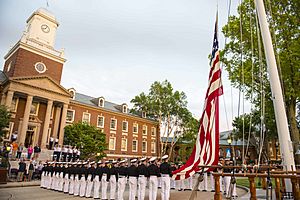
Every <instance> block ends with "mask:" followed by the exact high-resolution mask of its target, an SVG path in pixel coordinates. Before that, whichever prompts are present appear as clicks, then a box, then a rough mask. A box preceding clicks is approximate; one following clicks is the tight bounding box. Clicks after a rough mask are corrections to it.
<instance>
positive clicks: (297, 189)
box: [291, 176, 300, 200]
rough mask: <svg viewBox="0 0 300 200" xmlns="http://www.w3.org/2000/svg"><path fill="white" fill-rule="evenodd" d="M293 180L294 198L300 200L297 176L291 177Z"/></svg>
mask: <svg viewBox="0 0 300 200" xmlns="http://www.w3.org/2000/svg"><path fill="white" fill-rule="evenodd" d="M291 181H292V188H293V195H294V199H297V200H299V199H300V191H299V190H300V188H299V185H298V181H297V178H296V176H295V177H293V178H291Z"/></svg>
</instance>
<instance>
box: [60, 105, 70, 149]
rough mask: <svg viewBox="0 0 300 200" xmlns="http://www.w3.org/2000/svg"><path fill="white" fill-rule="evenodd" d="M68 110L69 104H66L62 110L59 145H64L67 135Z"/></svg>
mask: <svg viewBox="0 0 300 200" xmlns="http://www.w3.org/2000/svg"><path fill="white" fill-rule="evenodd" d="M67 109H68V104H64V106H63V108H62V114H61V121H60V130H59V140H58V144H60V145H63V142H64V134H65V126H66V118H67Z"/></svg>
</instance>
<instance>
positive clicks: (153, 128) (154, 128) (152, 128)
mask: <svg viewBox="0 0 300 200" xmlns="http://www.w3.org/2000/svg"><path fill="white" fill-rule="evenodd" d="M153 130H154V131H153ZM153 133H154V134H153ZM151 136H156V127H154V126H152V127H151Z"/></svg>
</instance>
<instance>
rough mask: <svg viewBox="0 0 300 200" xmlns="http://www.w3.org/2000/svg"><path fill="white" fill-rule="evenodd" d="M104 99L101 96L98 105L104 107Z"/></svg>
mask: <svg viewBox="0 0 300 200" xmlns="http://www.w3.org/2000/svg"><path fill="white" fill-rule="evenodd" d="M104 101H105V100H104V98H103V97H100V98H99V102H98V106H99V107H102V108H103V107H104Z"/></svg>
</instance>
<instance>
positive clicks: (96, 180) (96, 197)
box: [93, 175, 100, 199]
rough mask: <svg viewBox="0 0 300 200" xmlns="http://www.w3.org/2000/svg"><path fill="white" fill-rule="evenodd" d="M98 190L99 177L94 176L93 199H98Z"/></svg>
mask: <svg viewBox="0 0 300 200" xmlns="http://www.w3.org/2000/svg"><path fill="white" fill-rule="evenodd" d="M99 188H100V180H99V175H96V176H95V178H94V195H93V197H94V199H99Z"/></svg>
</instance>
